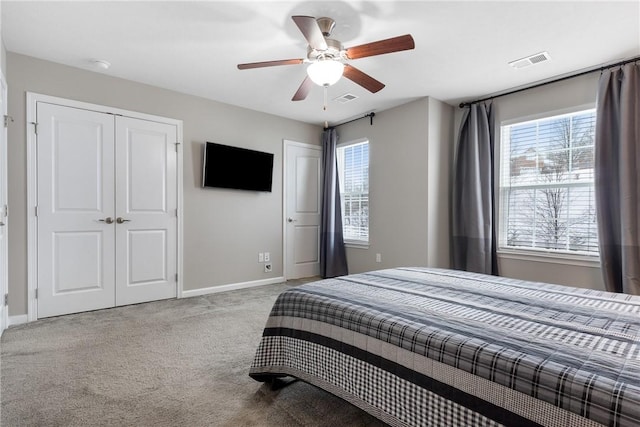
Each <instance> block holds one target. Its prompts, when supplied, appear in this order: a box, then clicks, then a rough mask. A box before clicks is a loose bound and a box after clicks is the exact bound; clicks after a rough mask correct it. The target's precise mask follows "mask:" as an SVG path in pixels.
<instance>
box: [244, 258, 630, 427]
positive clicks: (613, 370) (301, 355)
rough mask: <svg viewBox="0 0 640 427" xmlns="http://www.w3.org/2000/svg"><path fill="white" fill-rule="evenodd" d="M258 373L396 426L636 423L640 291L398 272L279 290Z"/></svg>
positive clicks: (450, 272) (256, 366) (254, 371)
mask: <svg viewBox="0 0 640 427" xmlns="http://www.w3.org/2000/svg"><path fill="white" fill-rule="evenodd" d="M250 375H251V376H252V377H253V378H255V379H257V380H259V381H265V380H268V379H270V378H273V377H277V376H284V375H290V376H294V377H297V378H300V379H302V380H304V381H306V382H309V383H311V384H314V385H316V386H318V387H321V388H323V389H325V390H327V391H329V392H331V393H333V394H336V395H338V396H340V397H342V398H344V399H346V400H347V401H349V402H351V403H353V404H354V405H356V406H358V407H360V408H362V409H364V410H365V411H367V412H369V413H371V414H372V415H374V416H376V417H378V418H379V419H381V420H383V421H385V422H387V423H389V424H391V425H396V426H405V425H411V426H438V427H439V426H447V425H450V426H496V425H508V426H518V427H519V426H538V425H544V426H563V427H564V426H601V425H605V426H640V297H634V296H629V295H624V294H612V293H607V292H601V291H595V290H587V289H578V288H570V287H564V286H558V285H550V284H543V283H533V282H524V281H519V280H513V279H507V278H503V277H494V276H485V275H479V274H473V273H466V272H460V271H453V270H440V269H426V268H398V269H390V270H380V271H375V272H370V273H363V274H356V275H350V276H344V277H340V278H335V279H326V280H321V281H318V282H313V283H308V284H305V285H302V286H299V287H296V288H292V289H290V290H287V291H285V292H283V293H282V294H281V295H280V296H279V297H278V299H277V301H276V303H275V305H274V306H273V309H272V311H271V314H270V316H269V318H268V320H267V325H266V327H265V329H264V334H263V337H262V340H261V342H260V345H259V347H258V350H257V353H256V356H255V359H254V362H253V364H252V366H251V368H250Z"/></svg>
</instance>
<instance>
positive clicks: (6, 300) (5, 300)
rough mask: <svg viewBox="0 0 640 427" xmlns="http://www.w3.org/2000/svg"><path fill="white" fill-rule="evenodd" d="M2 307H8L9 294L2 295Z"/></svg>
mask: <svg viewBox="0 0 640 427" xmlns="http://www.w3.org/2000/svg"><path fill="white" fill-rule="evenodd" d="M4 305H6V306H7V307H8V306H9V294H4Z"/></svg>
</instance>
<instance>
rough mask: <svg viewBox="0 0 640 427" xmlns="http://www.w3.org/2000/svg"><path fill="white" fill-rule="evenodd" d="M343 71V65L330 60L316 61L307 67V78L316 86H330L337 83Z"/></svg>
mask: <svg viewBox="0 0 640 427" xmlns="http://www.w3.org/2000/svg"><path fill="white" fill-rule="evenodd" d="M343 71H344V64H343V63H342V62H340V61H335V60H332V59H325V60H321V61H316V62H313V63H311V64H310V65H309V66H308V67H307V74H308V75H309V78H310V79H311V81H312V82H314V83H315V84H317V85H318V86H331V85H333V84H335V83H337V82H338V80H340V77H342V72H343Z"/></svg>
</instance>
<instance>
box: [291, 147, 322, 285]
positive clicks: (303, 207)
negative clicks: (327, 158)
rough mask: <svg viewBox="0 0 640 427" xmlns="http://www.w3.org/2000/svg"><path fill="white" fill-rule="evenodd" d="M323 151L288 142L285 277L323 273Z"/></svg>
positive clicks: (292, 277)
mask: <svg viewBox="0 0 640 427" xmlns="http://www.w3.org/2000/svg"><path fill="white" fill-rule="evenodd" d="M321 158H322V150H321V148H320V147H318V146H314V145H308V144H300V143H295V142H290V141H285V186H286V188H285V192H286V200H285V234H286V259H285V262H286V278H287V279H298V278H301V277H312V276H317V275H318V274H319V272H320V209H321V202H322V199H321V197H322V164H321V162H322V160H321Z"/></svg>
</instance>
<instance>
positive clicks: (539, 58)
mask: <svg viewBox="0 0 640 427" xmlns="http://www.w3.org/2000/svg"><path fill="white" fill-rule="evenodd" d="M550 59H551V57H550V56H549V54H548V53H547V52H540V53H536V54H533V55H530V56H527V57H526V58H520V59H516V60H515V61H511V62H509V65H511V66H512V67H513V68H516V69H519V68H524V67H528V66H530V65H535V64H539V63H541V62H544V61H548V60H550Z"/></svg>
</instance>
